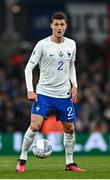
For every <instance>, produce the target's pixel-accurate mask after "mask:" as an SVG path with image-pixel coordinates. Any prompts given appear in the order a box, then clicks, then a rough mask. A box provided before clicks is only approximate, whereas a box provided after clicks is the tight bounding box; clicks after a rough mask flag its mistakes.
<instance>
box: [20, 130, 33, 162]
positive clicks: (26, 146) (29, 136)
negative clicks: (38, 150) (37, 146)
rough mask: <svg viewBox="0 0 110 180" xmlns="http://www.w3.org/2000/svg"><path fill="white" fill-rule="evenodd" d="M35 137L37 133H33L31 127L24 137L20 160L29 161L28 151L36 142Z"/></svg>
mask: <svg viewBox="0 0 110 180" xmlns="http://www.w3.org/2000/svg"><path fill="white" fill-rule="evenodd" d="M35 135H36V132H33V131H32V130H31V129H30V127H29V128H28V129H27V131H26V133H25V135H24V139H23V143H22V151H21V155H20V159H23V160H27V154H28V150H29V147H30V146H31V144H32V142H33V140H34V136H35Z"/></svg>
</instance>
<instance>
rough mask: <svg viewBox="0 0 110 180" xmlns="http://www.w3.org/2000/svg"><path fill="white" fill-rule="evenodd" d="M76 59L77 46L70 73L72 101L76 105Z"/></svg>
mask: <svg viewBox="0 0 110 180" xmlns="http://www.w3.org/2000/svg"><path fill="white" fill-rule="evenodd" d="M75 58H76V44H75V46H74V53H73V57H72V60H71V62H70V72H69V78H70V81H71V85H72V88H71V101H72V102H74V103H76V102H77V88H78V85H77V78H76V68H75Z"/></svg>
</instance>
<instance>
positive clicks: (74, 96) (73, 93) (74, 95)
mask: <svg viewBox="0 0 110 180" xmlns="http://www.w3.org/2000/svg"><path fill="white" fill-rule="evenodd" d="M71 101H72V102H74V103H76V102H77V88H76V87H72V88H71Z"/></svg>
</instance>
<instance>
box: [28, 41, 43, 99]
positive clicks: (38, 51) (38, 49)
mask: <svg viewBox="0 0 110 180" xmlns="http://www.w3.org/2000/svg"><path fill="white" fill-rule="evenodd" d="M41 56H42V46H41V43H37V45H36V46H35V48H34V50H33V52H32V54H31V56H30V59H29V61H28V63H27V65H26V68H25V81H26V88H27V97H28V99H29V100H31V101H35V100H36V99H37V95H36V93H35V92H34V88H33V69H34V68H35V66H36V65H37V64H38V62H39V60H40V58H41Z"/></svg>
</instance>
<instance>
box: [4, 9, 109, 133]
mask: <svg viewBox="0 0 110 180" xmlns="http://www.w3.org/2000/svg"><path fill="white" fill-rule="evenodd" d="M0 12H1V14H0V22H1V23H0V131H1V132H15V131H23V132H24V131H25V130H26V129H27V127H28V125H29V122H30V108H31V103H32V102H29V101H28V99H27V92H26V85H25V80H24V68H25V66H26V63H27V61H28V59H29V56H30V54H31V52H32V49H33V47H34V45H35V43H36V42H25V41H24V39H20V40H19V41H17V40H16V39H14V40H12V39H13V37H11V38H9V37H8V36H7V38H6V36H3V28H5V25H4V24H5V22H4V21H3V22H2V20H3V17H5V16H4V12H5V11H2V9H0ZM1 24H2V25H3V26H1ZM76 41H77V40H76ZM11 49H12V52H11ZM9 50H10V52H11V53H9ZM76 59H77V60H76V70H77V79H78V103H77V105H76V113H77V117H78V119H79V121H77V126H76V128H77V131H79V132H90V131H94V130H97V131H101V132H109V131H110V41H109V40H105V41H104V42H103V43H97V42H96V41H95V40H94V39H92V35H91V34H89V33H88V34H87V37H86V39H85V41H84V42H83V43H80V42H77V58H76ZM35 72H37V73H36V74H37V75H36V76H34V84H36V82H37V81H38V77H39V70H38V67H37V68H36V69H35Z"/></svg>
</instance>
